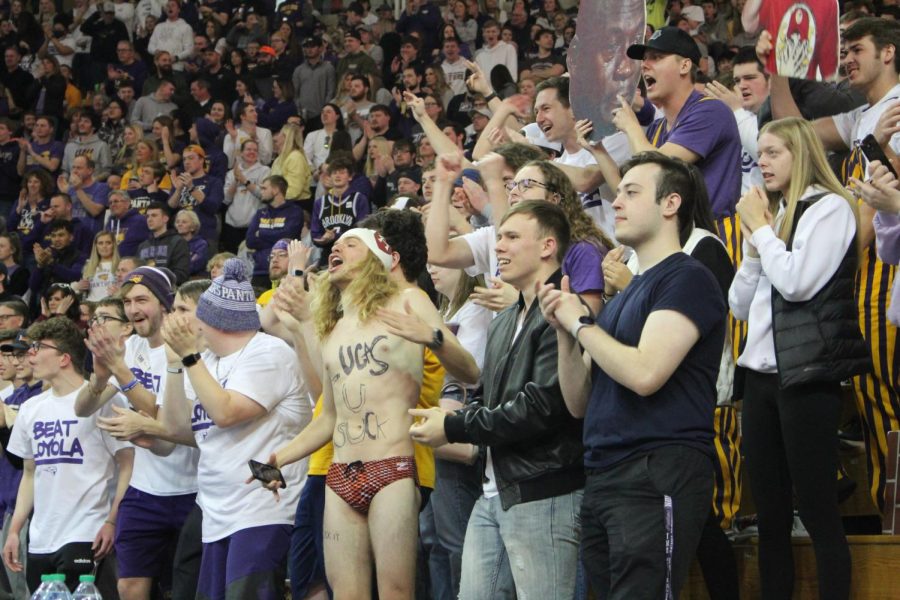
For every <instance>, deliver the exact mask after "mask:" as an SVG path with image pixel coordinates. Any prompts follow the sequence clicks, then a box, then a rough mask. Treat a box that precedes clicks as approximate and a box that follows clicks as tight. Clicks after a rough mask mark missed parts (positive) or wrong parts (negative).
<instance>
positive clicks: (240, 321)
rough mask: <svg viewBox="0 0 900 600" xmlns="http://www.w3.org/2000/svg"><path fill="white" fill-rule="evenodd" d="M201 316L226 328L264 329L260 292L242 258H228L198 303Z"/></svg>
mask: <svg viewBox="0 0 900 600" xmlns="http://www.w3.org/2000/svg"><path fill="white" fill-rule="evenodd" d="M197 318H198V319H200V320H201V321H203V322H204V323H206V324H207V325H209V326H210V327H215V328H216V329H221V330H222V331H256V330H257V329H259V328H260V323H259V314H257V312H256V294H254V293H253V288H252V287H251V286H250V282H249V281H248V280H247V267H246V265H245V264H244V262H243V261H242V260H240V259H239V258H229V259H228V260H226V261H225V265H224V266H223V268H222V274H221V275H219V276H218V277H216V278H215V279H214V280H213V282H212V285H211V286H209V288H207V290H206V291H205V292H203V295H202V296H200V301H199V302H198V303H197Z"/></svg>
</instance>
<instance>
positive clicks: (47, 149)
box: [25, 140, 66, 175]
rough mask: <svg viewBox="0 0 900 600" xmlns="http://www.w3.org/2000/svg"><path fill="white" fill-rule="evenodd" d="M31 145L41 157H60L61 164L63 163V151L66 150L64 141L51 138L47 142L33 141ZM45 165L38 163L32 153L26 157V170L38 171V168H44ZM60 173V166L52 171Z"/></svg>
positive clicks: (55, 173)
mask: <svg viewBox="0 0 900 600" xmlns="http://www.w3.org/2000/svg"><path fill="white" fill-rule="evenodd" d="M31 147H32V148H33V149H34V152H35V153H36V154H37V155H38V156H40V157H41V158H45V159H46V158H58V159H59V164H60V165H62V159H63V153H65V151H66V145H65V144H63V143H62V142H57V141H56V140H50V141H49V142H47V143H46V144H38V143H37V142H31ZM43 168H44V166H43V165H41V164H38V162H37V161H36V160H34V157H32V156H31V155H30V154H29V155H27V156H26V157H25V172H26V173H28V172H29V171H37V170H38V169H43ZM57 174H59V168H57V169H56V170H55V171H53V172H52V173H51V175H57Z"/></svg>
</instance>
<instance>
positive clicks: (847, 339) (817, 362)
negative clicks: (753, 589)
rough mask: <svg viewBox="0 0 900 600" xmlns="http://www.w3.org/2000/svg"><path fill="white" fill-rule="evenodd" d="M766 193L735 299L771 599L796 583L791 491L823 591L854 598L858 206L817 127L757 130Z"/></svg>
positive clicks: (860, 359)
mask: <svg viewBox="0 0 900 600" xmlns="http://www.w3.org/2000/svg"><path fill="white" fill-rule="evenodd" d="M758 146H759V161H758V163H759V168H760V171H761V172H762V174H763V180H764V182H765V191H763V190H760V189H759V188H757V187H755V186H754V187H752V188H751V189H750V191H749V192H748V193H747V194H746V195H745V196H744V197H743V198H741V200H740V201H739V202H738V204H737V213H738V216H739V217H740V223H741V230H742V232H743V235H744V260H743V262H742V263H741V266H740V268H739V270H738V272H737V275H735V278H734V282H733V283H732V285H731V289H730V290H729V294H728V303H729V305H730V307H731V311H732V312H733V313H734V316H735V317H737V318H738V319H741V320H746V321H747V322H748V330H747V341H746V344H745V346H744V350H743V352H742V353H741V355H740V356H739V357H738V361H737V364H738V365H740V366H742V367H744V369H745V372H746V377H745V382H744V396H743V398H744V406H743V415H742V432H743V449H744V455H745V457H746V465H747V473H748V474H749V476H750V485H751V487H752V489H753V498H754V500H755V502H756V505H757V506H756V508H757V512H758V517H759V576H760V583H761V595H762V597H763V598H790V597H791V595H792V593H793V588H794V570H793V556H792V551H791V526H792V523H793V510H794V508H793V498H794V497H796V499H797V506H798V508H799V510H800V518H801V519H802V520H803V524H804V525H805V526H806V529H807V530H808V531H809V534H810V538H811V539H812V544H813V549H814V550H815V556H816V567H817V568H816V571H817V573H818V580H819V589H820V590H823V591H822V597H823V598H824V597H827V598H849V597H850V562H851V561H850V551H849V548H848V546H847V540H846V537H845V535H844V528H843V524H842V522H841V515H840V511H839V510H838V499H837V498H838V496H837V479H836V477H835V473H836V472H837V469H838V453H837V449H838V438H837V430H838V425H839V424H840V417H841V409H842V394H841V381H843V380H845V379H849V378H851V377H852V376H854V375H857V374H859V373H862V372H864V371H866V370H868V369H869V368H870V357H869V352H868V349H867V347H866V344H865V342H864V341H863V338H862V335H861V333H860V329H859V322H858V315H857V309H856V303H855V301H854V296H853V286H854V278H855V276H856V266H857V262H858V240H857V232H858V222H859V216H858V213H857V206H856V202H854V200H853V198H852V197H851V196H850V195H849V194H848V193H847V191H846V190H845V189H844V188H843V187H842V186H841V184H840V182H839V181H838V180H837V178H836V177H835V175H834V174H833V172H832V171H831V168H830V167H829V165H828V161H827V159H826V157H825V150H824V148H823V147H822V143H821V142H820V141H819V138H818V136H816V134H815V131H814V130H813V128H812V125H811V124H810V123H809V122H807V121H805V120H803V119H798V118H787V119H781V120H778V121H772V122H770V123H768V124H766V125H765V126H764V127H763V128H762V130H761V131H760V133H759V144H758Z"/></svg>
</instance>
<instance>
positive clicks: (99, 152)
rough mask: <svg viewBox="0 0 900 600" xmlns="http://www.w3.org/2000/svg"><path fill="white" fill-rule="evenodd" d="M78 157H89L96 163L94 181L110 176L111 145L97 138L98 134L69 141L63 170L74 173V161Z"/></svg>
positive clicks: (64, 155)
mask: <svg viewBox="0 0 900 600" xmlns="http://www.w3.org/2000/svg"><path fill="white" fill-rule="evenodd" d="M78 156H87V157H88V158H90V159H92V160H93V161H94V164H95V165H96V166H95V167H94V179H98V180H102V179H105V178H106V176H107V175H108V174H109V167H110V166H111V165H112V156H111V155H110V152H109V145H108V144H107V143H106V142H104V141H103V140H101V139H100V138H99V137H97V134H96V133H94V134H91V135H89V136H87V137H80V136H79V137H77V138H75V139H73V140H69V143H68V144H66V150H65V152H64V153H63V160H62V170H63V171H64V172H65V173H71V172H72V161H74V160H75V158H76V157H78Z"/></svg>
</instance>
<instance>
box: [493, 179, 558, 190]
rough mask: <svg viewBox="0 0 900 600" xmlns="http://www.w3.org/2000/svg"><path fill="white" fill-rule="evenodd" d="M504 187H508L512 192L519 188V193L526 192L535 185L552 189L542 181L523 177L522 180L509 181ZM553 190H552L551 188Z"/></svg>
mask: <svg viewBox="0 0 900 600" xmlns="http://www.w3.org/2000/svg"><path fill="white" fill-rule="evenodd" d="M503 187H505V188H506V191H507V192H508V193H511V192H512V191H513V190H515V189H518V190H519V193H520V194H522V193H525V192H527V191H528V190H530V189H531V188H533V187H539V188H543V189H545V190H550V187H549V186H547V185H545V184H543V183H541V182H540V181H535V180H534V179H527V178H526V179H522V180H520V181H510V182H507V184H506V185H504V186H503ZM550 191H552V190H550Z"/></svg>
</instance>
